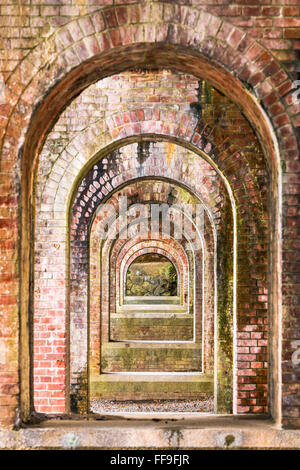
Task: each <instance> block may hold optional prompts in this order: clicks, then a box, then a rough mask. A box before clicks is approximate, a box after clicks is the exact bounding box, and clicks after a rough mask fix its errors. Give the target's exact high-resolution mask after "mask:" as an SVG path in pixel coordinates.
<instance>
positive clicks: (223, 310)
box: [217, 201, 233, 413]
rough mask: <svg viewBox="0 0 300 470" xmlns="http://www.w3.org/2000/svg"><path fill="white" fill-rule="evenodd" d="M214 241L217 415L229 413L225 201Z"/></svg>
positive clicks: (229, 230)
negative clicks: (220, 224) (215, 267)
mask: <svg viewBox="0 0 300 470" xmlns="http://www.w3.org/2000/svg"><path fill="white" fill-rule="evenodd" d="M223 221H224V222H223V224H222V230H221V234H220V237H219V239H218V246H217V255H218V267H217V269H218V278H217V279H218V388H217V403H218V413H232V387H233V377H232V361H233V217H232V208H231V205H230V203H229V201H227V204H226V205H225V207H224V208H223Z"/></svg>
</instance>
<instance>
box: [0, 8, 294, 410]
mask: <svg viewBox="0 0 300 470" xmlns="http://www.w3.org/2000/svg"><path fill="white" fill-rule="evenodd" d="M128 8H132V6H128ZM155 8H157V9H158V10H157V15H155V17H156V16H157V17H158V18H162V19H163V20H164V21H161V22H159V21H158V22H157V23H158V24H155V25H154V26H153V27H152V25H149V27H146V26H145V25H143V27H142V26H141V25H137V26H134V27H133V28H130V29H129V28H126V27H125V26H121V28H123V31H124V32H125V33H126V29H127V33H128V32H129V33H130V34H129V35H125V36H123V37H122V36H121V39H120V38H119V36H118V32H117V31H118V29H117V28H115V27H112V29H110V28H108V29H107V31H104V32H103V33H99V34H97V33H96V36H97V44H96V43H95V42H93V38H92V37H91V38H90V39H87V38H85V40H83V41H82V42H80V40H78V42H77V41H75V42H74V40H73V38H72V36H71V39H70V37H69V36H68V34H67V27H66V28H62V29H61V30H60V32H61V31H63V32H65V33H66V41H64V42H66V43H67V39H68V38H69V40H70V41H71V42H70V43H69V44H71V45H70V47H69V50H68V54H69V55H68V58H67V59H66V60H67V64H69V66H68V68H66V67H65V63H60V65H57V62H55V59H54V55H53V67H51V66H50V67H49V70H48V71H46V68H44V67H41V73H40V75H43V77H42V76H40V77H38V75H36V77H32V76H30V81H31V86H32V89H30V88H29V87H28V88H27V89H26V92H24V90H25V86H22V80H20V81H19V80H18V74H19V72H20V70H21V69H18V70H16V72H15V74H14V75H12V77H11V78H10V80H9V81H8V87H7V90H8V99H9V100H10V101H11V103H12V108H14V109H12V110H11V115H10V117H11V119H10V121H9V123H8V125H7V128H6V134H7V138H6V141H5V146H4V147H3V149H5V151H4V154H5V155H8V154H9V156H10V159H11V161H12V162H14V163H13V168H12V173H13V174H14V175H15V173H14V172H15V168H16V167H15V165H16V163H17V161H18V156H17V152H16V151H14V150H13V148H15V149H19V142H18V140H19V139H20V138H21V139H20V142H21V141H22V136H23V137H24V136H25V134H26V142H25V146H24V154H23V155H24V158H23V165H24V166H23V168H22V179H23V183H22V184H23V196H24V197H23V202H24V205H23V208H24V212H23V219H22V228H23V230H24V232H23V237H22V247H23V248H22V249H23V251H22V265H21V272H22V273H23V278H22V279H23V281H24V282H22V295H21V298H22V306H21V308H22V318H23V320H22V325H23V326H22V328H25V331H27V328H26V326H25V325H26V323H27V313H28V285H29V260H28V256H27V254H26V250H27V246H29V236H28V234H29V233H30V228H29V225H28V221H29V198H30V195H31V188H30V180H31V178H32V177H33V176H32V174H33V172H32V165H33V162H35V161H36V155H37V153H38V151H39V149H40V147H41V145H42V143H43V140H44V136H45V134H46V132H47V129H48V128H49V126H51V124H52V123H53V122H54V120H55V118H56V116H57V115H58V114H59V112H60V109H61V106H63V105H64V104H65V103H66V102H68V101H69V100H70V99H72V97H73V96H74V95H75V93H76V92H78V91H79V89H80V87H81V86H83V85H81V84H82V83H83V82H81V84H79V82H77V83H76V79H77V78H78V77H79V76H80V75H82V74H84V73H89V72H91V74H92V73H93V72H94V66H95V64H96V62H97V61H95V62H93V63H89V59H90V58H92V57H94V56H95V55H98V54H99V57H100V54H101V52H103V51H105V50H106V51H107V53H105V52H103V54H102V59H103V61H102V65H103V69H102V70H103V73H107V74H109V73H111V70H112V66H111V63H110V64H108V61H109V60H110V59H112V61H114V60H115V59H118V60H116V61H115V64H116V67H117V68H118V67H119V70H122V67H124V68H125V67H127V68H128V66H134V65H139V66H144V65H145V63H144V62H143V60H142V58H141V55H144V52H145V51H149V50H151V52H156V51H158V52H157V53H158V55H159V60H158V59H157V60H156V65H157V64H158V65H159V66H165V65H166V64H169V65H171V66H173V67H175V66H177V67H178V68H180V67H182V64H183V62H185V63H186V64H187V65H186V66H188V67H189V69H190V71H191V72H192V71H193V73H194V74H195V75H201V73H200V69H201V70H202V73H203V71H204V73H205V74H206V75H207V79H209V81H211V83H213V84H214V85H215V86H216V87H217V88H219V89H221V90H224V92H225V93H226V94H228V95H230V96H231V97H232V99H233V100H234V101H235V102H238V103H239V104H240V105H241V106H242V107H243V108H244V109H245V110H246V114H247V116H248V118H249V120H250V121H251V122H252V123H253V124H254V126H255V127H256V130H257V132H258V134H259V135H260V137H261V141H262V143H263V148H264V150H265V154H266V157H267V159H268V160H269V162H272V163H270V166H273V176H274V178H273V180H272V187H273V190H276V188H277V187H278V180H279V182H280V168H279V165H278V163H279V158H278V152H277V143H276V139H275V138H274V134H273V132H272V129H271V127H270V126H269V123H268V120H267V119H266V117H265V115H264V112H263V111H262V108H261V107H260V106H259V104H258V103H257V102H256V100H255V99H253V98H252V97H251V95H250V93H248V92H247V91H246V90H245V89H244V88H243V86H242V85H241V83H240V82H239V81H238V80H236V79H235V78H234V77H233V75H231V74H230V73H227V72H226V71H225V70H224V69H227V70H228V69H229V70H230V68H231V67H232V69H233V70H234V71H235V73H236V74H237V76H238V77H240V79H243V77H244V79H245V80H247V81H248V82H249V83H250V84H251V82H252V83H255V79H256V80H257V79H258V76H260V77H262V78H261V80H262V81H261V83H259V84H258V85H257V86H256V88H257V90H260V93H262V97H266V98H267V97H268V96H271V95H272V94H275V97H278V98H279V93H280V91H279V90H280V86H281V85H284V84H287V87H289V83H288V79H287V76H286V74H285V72H283V71H282V70H280V68H279V66H278V64H277V63H276V61H274V60H273V57H272V56H271V55H270V54H269V53H268V52H266V51H265V50H264V49H263V48H262V47H261V46H260V45H259V44H258V43H257V42H255V41H253V40H252V39H248V38H247V37H246V35H245V36H244V35H243V32H241V31H240V30H238V29H237V28H234V27H232V26H231V25H229V26H228V24H227V23H224V22H222V21H221V20H218V19H216V18H215V17H213V16H211V15H209V14H207V13H204V12H202V11H201V14H200V17H199V18H197V20H195V22H196V23H197V24H196V25H195V34H194V35H193V33H192V31H193V29H192V28H189V27H188V26H187V25H188V24H189V23H190V22H191V21H192V20H191V19H190V18H191V17H190V15H188V14H186V15H185V16H184V20H183V21H182V24H183V25H184V26H182V25H180V24H177V25H174V24H173V23H172V22H171V21H170V19H168V17H167V16H165V15H166V13H165V12H166V9H165V7H163V6H162V4H156V5H155ZM194 10H195V9H192V10H189V9H188V10H186V11H187V12H189V11H192V12H193V11H194ZM197 11H198V10H197V9H196V13H195V15H196V16H197ZM160 12H161V13H160ZM94 16H95V14H93V15H92V17H94ZM194 18H195V16H194ZM152 20H153V16H152V18H151V23H152V24H153V21H152ZM118 22H119V26H120V23H121V24H122V21H121V20H118ZM125 22H126V21H125ZM72 24H77V20H75V23H72ZM201 24H203V25H204V26H206V25H208V26H209V28H208V29H209V30H210V31H211V34H213V33H214V32H215V37H214V36H211V37H206V36H205V37H202V36H201V35H199V34H197V29H198V28H199V27H200V25H201ZM159 25H162V26H161V28H160V27H159ZM144 26H145V28H144ZM226 26H227V27H226ZM93 28H94V29H95V26H93ZM83 29H87V30H88V27H86V26H85V27H83ZM100 29H101V27H100ZM204 30H205V31H206V28H204ZM81 31H82V30H81ZM131 34H132V35H133V37H135V41H136V42H138V41H140V42H145V43H150V44H151V46H148V47H147V46H139V45H136V46H128V47H127V46H123V49H122V47H121V45H120V46H119V44H121V41H123V42H127V41H128V42H130V35H131ZM92 35H93V34H91V36H92ZM139 35H141V36H139ZM86 36H87V37H88V36H89V34H87V35H86ZM98 36H99V38H98ZM175 36H177V37H178V40H177V39H176V37H175ZM224 37H225V39H224ZM100 38H101V39H100ZM127 38H128V39H127ZM54 39H55V40H56V35H55V38H54ZM119 39H120V41H119ZM106 40H108V41H106ZM155 40H156V41H158V42H159V43H161V42H166V43H167V44H168V43H171V44H170V45H168V47H165V46H162V45H161V44H159V45H158V46H157V49H156V47H155V46H154V45H153V43H155ZM110 41H111V42H110ZM219 42H220V44H219ZM99 43H100V44H99ZM173 43H175V45H174V44H173ZM176 43H177V44H176ZM178 43H179V44H178ZM48 44H51V38H49V42H48ZM53 44H55V41H53ZM75 44H76V47H75ZM85 44H87V45H88V47H91V48H92V49H93V47H94V46H95V49H94V50H92V51H88V49H87V47H86V45H85ZM111 44H112V45H113V46H115V49H112V50H111V51H110V53H109V52H108V51H109V49H110V47H111ZM212 45H215V46H218V47H212ZM73 46H74V48H73ZM222 46H224V47H222ZM143 47H145V49H144V50H143ZM72 48H73V49H75V50H77V51H78V54H79V56H80V58H79V57H78V56H77V55H76V54H75V55H72ZM121 49H122V52H125V53H127V54H131V53H132V57H133V61H132V63H128V62H127V63H126V65H124V64H121V62H122V61H123V57H122V54H121ZM155 49H156V51H155ZM39 50H41V51H42V49H38V48H37V49H36V50H35V51H34V53H33V54H30V55H29V56H28V57H27V58H26V59H25V60H24V61H23V63H22V67H23V70H26V66H27V67H29V69H31V68H32V64H33V63H34V65H36V64H39V62H40V59H41V58H42V57H43V54H42V53H39ZM166 50H168V54H165V52H166ZM197 50H199V51H200V53H201V54H202V55H201V56H200V55H199V56H198V54H197V52H196V51H197ZM141 51H142V54H140V53H141ZM170 52H174V59H173V58H170ZM114 53H115V56H114ZM34 54H35V55H34ZM164 54H165V55H164ZM205 55H206V57H209V60H206V59H205ZM108 57H109V59H108ZM195 57H196V58H197V61H195V60H194V58H195ZM184 58H186V59H187V60H186V61H185V60H183V59H184ZM29 59H30V60H29ZM189 59H191V60H189ZM26 60H28V62H27V65H26V62H25V61H26ZM61 60H63V59H61ZM146 60H147V62H149V64H151V63H152V64H153V57H152V58H151V56H149V55H148V56H146ZM211 60H216V61H218V62H219V63H221V64H222V65H223V68H222V66H219V65H218V64H216V63H214V64H213V65H212V62H211ZM266 60H267V61H271V65H272V67H270V68H271V70H267V67H268V66H265V63H266ZM85 61H86V68H85V67H82V68H81V67H80V66H79V64H83V63H84V62H85ZM97 65H98V64H97ZM43 66H44V64H43ZM72 67H74V68H73V70H72V71H71V72H70V73H69V74H68V77H65V73H66V72H65V71H66V70H68V71H70V70H71V69H72ZM76 67H77V68H76ZM84 68H85V70H83V69H84ZM124 68H123V69H124ZM274 70H275V71H274ZM216 71H217V72H219V74H218V73H216ZM64 77H65V78H64ZM97 78H98V76H97ZM267 78H270V79H273V80H271V82H272V84H270V82H269V81H268V80H267ZM59 80H61V81H60V84H59V87H57V88H56V87H55V84H58V82H59ZM67 81H68V83H69V84H70V87H66V86H65V85H66V83H67ZM38 82H40V84H41V86H42V88H43V90H41V89H40V88H38V89H39V96H38V97H36V95H35V94H34V88H35V87H37V86H38ZM46 83H47V86H45V84H46ZM86 83H87V82H86ZM13 85H14V86H16V87H17V88H18V90H19V95H15V91H14V90H13ZM48 85H49V88H47V87H48ZM232 85H236V87H234V86H232ZM51 87H52V89H51V91H50V92H49V93H48V90H50V88H51ZM227 87H228V89H227ZM231 88H232V90H233V89H234V92H233V91H231V90H230V89H231ZM66 89H68V90H69V94H68V95H64V92H63V90H66ZM23 92H24V93H23ZM47 93H48V95H47V98H45V100H43V98H44V97H45V95H46V94H47ZM21 94H23V98H22V99H18V96H21ZM234 95H235V96H234ZM54 96H56V98H57V100H55V99H54ZM50 100H51V101H52V102H53V107H51V108H49V109H50V111H49V113H48V116H47V121H48V122H47V123H46V122H45V119H42V116H43V114H47V113H45V110H46V109H47V107H48V105H49V103H50ZM271 101H272V100H271ZM279 101H280V104H279V106H276V107H274V108H273V105H272V104H269V105H268V109H269V114H270V116H272V121H273V123H274V128H276V129H278V128H280V127H281V126H282V125H283V122H284V124H289V123H290V117H289V115H288V113H287V112H286V104H285V102H284V100H282V99H281V98H280V99H279ZM39 102H42V104H41V105H40V107H39V109H38V111H37V112H36V115H35V117H33V118H32V120H31V123H30V126H29V124H28V123H29V121H30V119H31V117H32V115H33V114H32V107H31V103H34V104H35V105H37V104H38V103H39ZM21 120H22V121H23V122H24V123H26V125H25V126H24V127H23V128H22V127H21V126H19V122H20V121H21ZM38 122H39V123H40V125H39V126H37V123H38ZM255 123H256V124H257V125H255ZM28 126H29V127H28ZM27 130H28V132H27ZM279 137H280V136H279ZM280 141H281V144H282V148H283V149H286V154H287V159H288V158H291V157H290V155H292V152H294V154H295V149H296V140H295V135H294V131H293V128H292V127H291V134H290V135H289V137H288V138H287V139H284V138H281V137H280ZM28 183H29V185H28ZM274 192H275V191H273V193H274ZM273 203H274V213H275V215H274V214H273V215H272V216H273V219H274V220H275V227H276V229H275V230H277V232H278V231H279V207H280V206H279V202H278V201H277V199H275V196H274V199H273ZM272 256H273V257H274V259H273V261H272V262H273V265H274V263H275V264H277V266H278V269H279V273H278V275H280V266H281V265H280V258H279V251H278V247H277V246H275V249H274V250H273V251H272ZM275 271H276V270H273V271H272V272H275ZM275 276H276V279H274V280H273V282H274V285H277V288H276V289H277V290H278V282H279V280H278V279H277V273H276V274H275ZM274 305H275V303H274ZM278 308H279V307H278ZM275 310H276V307H275ZM275 317H277V311H275V313H274V318H275ZM279 318H280V317H279ZM274 328H275V329H276V325H275V326H274ZM275 338H277V335H275ZM26 339H27V340H28V331H27V333H26V334H25V340H24V342H25V343H26V344H27V341H26ZM278 350H280V349H278ZM22 351H23V354H21V357H22V358H23V359H22V361H23V366H22V367H21V369H22V370H23V369H24V370H27V369H28V361H29V353H28V346H26V345H25V346H22ZM275 362H276V360H275ZM278 370H279V369H278V367H275V371H278ZM276 374H277V372H275V375H276ZM22 378H23V376H22ZM277 378H278V377H277ZM28 380H29V377H25V378H24V381H25V382H26V383H27V385H28ZM28 389H29V388H28V387H26V386H25V388H23V390H26V391H25V392H24V393H23V392H22V404H23V405H22V410H25V416H28V413H29V393H28ZM23 396H24V399H23ZM26 413H27V414H26Z"/></svg>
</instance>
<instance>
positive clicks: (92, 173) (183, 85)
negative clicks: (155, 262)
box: [0, 0, 300, 427]
mask: <svg viewBox="0 0 300 470" xmlns="http://www.w3.org/2000/svg"><path fill="white" fill-rule="evenodd" d="M299 54H300V5H299V2H298V0H273V1H271V0H262V1H259V0H251V1H249V0H247V1H244V0H236V1H234V2H229V1H227V0H221V1H219V0H218V2H216V1H214V0H173V1H169V2H168V1H154V0H153V1H151V0H145V1H142V0H140V1H136V2H135V1H129V0H128V1H125V0H124V1H123V0H115V1H113V0H86V1H75V0H73V1H71V0H69V1H68V0H44V1H42V0H34V1H33V0H22V1H21V2H15V1H14V0H2V2H1V5H0V80H1V82H0V86H1V89H0V92H1V93H0V137H1V173H0V250H1V271H0V278H1V281H2V282H1V294H0V423H1V425H3V426H13V424H14V422H15V419H16V416H17V414H18V412H17V411H16V409H17V408H18V409H19V412H20V415H21V418H22V419H23V420H24V421H28V420H29V419H30V415H31V413H32V411H33V409H34V407H35V409H36V410H37V411H43V412H46V413H48V412H49V413H61V412H65V411H67V412H68V411H69V409H70V393H71V388H72V387H71V386H72V380H73V379H72V374H73V372H74V376H76V377H77V378H76V380H75V382H74V383H75V387H76V386H78V387H79V389H80V387H82V389H80V390H81V391H80V390H79V398H82V397H83V398H82V400H83V401H84V397H85V396H86V389H87V386H88V376H87V365H88V364H89V365H91V370H92V371H93V372H95V373H96V371H98V372H99V364H100V363H101V358H100V357H99V355H100V351H101V347H102V345H101V338H102V337H101V331H100V330H101V328H102V325H101V328H100V321H99V314H100V311H101V305H102V307H103V298H104V300H105V302H104V303H105V308H106V309H107V322H109V321H110V319H109V314H110V313H113V312H112V309H111V306H112V305H114V304H115V300H116V298H118V293H117V286H116V282H117V281H116V279H118V278H117V277H113V278H111V279H110V280H109V277H108V278H107V279H106V282H107V285H108V284H110V289H107V291H106V290H104V291H102V292H101V296H102V297H101V299H100V297H99V296H100V292H99V266H98V264H97V263H99V262H100V259H101V258H100V254H101V250H102V252H103V253H105V249H102V248H101V247H100V246H99V245H97V243H96V239H95V237H96V235H95V234H96V232H95V230H96V227H97V224H98V223H99V220H100V219H99V214H98V213H97V208H98V202H99V201H100V200H102V199H103V200H104V199H105V200H112V201H115V203H117V196H116V195H117V191H124V194H125V193H126V191H128V194H129V195H130V197H131V198H133V199H132V201H133V202H134V197H137V198H140V200H141V201H142V202H143V203H145V204H146V203H148V202H149V201H150V200H151V198H150V199H147V198H146V197H144V194H143V190H141V189H139V188H138V184H139V183H138V181H139V178H142V177H145V176H147V180H148V183H147V184H148V186H149V185H150V186H151V185H152V187H154V186H155V184H157V185H158V187H159V189H160V190H159V191H157V194H159V196H157V200H159V201H163V200H165V199H166V197H165V196H166V194H168V193H169V192H170V188H171V187H172V185H175V186H176V188H177V191H178V196H177V197H178V200H180V197H179V194H181V196H182V197H183V196H186V194H188V195H189V196H186V197H197V198H200V199H201V200H202V201H204V202H205V203H206V205H207V207H208V208H209V210H210V212H211V213H212V214H213V215H214V218H213V220H214V223H211V221H207V224H206V231H205V237H204V250H203V259H204V265H205V270H204V286H206V287H205V289H206V290H211V291H213V288H212V286H213V285H214V283H215V282H216V289H217V290H216V292H217V294H218V295H217V306H216V305H214V296H213V295H211V296H206V300H205V302H206V304H205V305H206V310H207V312H206V313H207V317H206V322H205V328H204V330H203V331H202V330H201V333H202V336H203V341H205V344H206V346H205V348H204V351H205V353H204V367H205V370H206V371H210V372H212V371H213V370H215V373H216V374H217V376H218V377H217V379H218V380H217V382H218V384H219V386H218V391H217V392H216V393H217V394H218V400H219V403H220V407H219V409H218V411H226V412H231V411H232V408H233V410H234V411H235V412H238V413H266V412H268V413H270V414H271V415H272V416H273V417H274V419H275V420H277V422H279V423H280V424H283V425H284V426H290V427H300V364H299V361H297V352H296V351H297V347H298V346H297V341H300V308H299V305H300V297H299V276H300V260H299V256H300V255H299V253H300V246H299V193H300V185H299V170H300V163H299V126H300V104H299V103H297V102H296V100H295V93H294V92H295V86H296V85H293V82H295V81H296V80H299V79H300V77H299V72H300V66H299V60H300V58H299ZM3 81H4V82H5V86H2V82H3ZM145 149H146V152H148V154H147V157H149V160H147V162H146V163H145V165H142V166H143V170H144V171H145V174H141V173H138V172H137V168H140V166H137V164H136V162H137V161H138V162H139V164H140V163H141V161H139V160H138V159H139V158H141V156H142V157H143V155H144V153H145ZM149 149H150V150H149ZM143 152H144V153H143ZM142 160H143V158H142ZM172 165H173V166H172ZM133 180H136V181H133ZM95 182H96V183H97V184H94V183H95ZM129 183H130V184H131V185H132V186H131V187H130V184H129ZM140 184H142V185H145V187H146V183H145V182H143V180H141V182H140ZM97 185H98V186H97ZM159 185H161V186H159ZM126 188H127V189H126ZM178 188H181V189H180V190H179V189H178ZM182 188H183V189H182ZM181 190H182V192H181V193H180V191H181ZM149 192H150V190H149ZM100 193H101V194H102V196H101V197H99V198H98V200H97V199H96V200H95V198H97V197H98V196H99V194H100ZM172 194H173V193H172ZM151 197H152V198H155V197H156V196H155V191H154V190H153V193H151ZM160 198H161V199H160ZM97 201H98V202H97ZM79 207H81V210H79ZM85 214H87V216H86V217H85ZM100 218H101V217H100ZM235 228H236V230H235ZM214 230H215V233H214ZM93 231H94V232H93ZM90 236H94V239H92V238H91V239H89V237H90ZM214 236H215V237H216V238H214ZM158 239H159V236H158V235H157V240H158ZM91 240H94V241H95V246H94V245H91V246H92V247H93V248H92V250H93V249H94V252H93V251H91V252H90V253H89V252H88V248H89V247H90V246H89V241H91ZM122 241H123V242H126V240H122ZM215 241H216V245H214V242H215ZM127 242H128V240H127ZM136 242H137V243H143V242H145V241H144V240H136ZM157 243H158V241H157ZM158 244H159V243H158ZM171 245H172V243H171V244H170V247H169V249H170V250H171V251H172V250H173V249H174V250H175V245H174V246H172V247H171ZM122 246H123V245H122V244H121V243H120V240H119V239H118V240H116V242H115V244H113V245H112V247H109V249H108V248H106V249H107V250H108V252H107V253H112V252H113V253H115V254H117V253H122V256H123V254H124V256H126V254H125V251H126V249H127V248H128V245H124V247H125V248H124V249H123V252H124V253H123V252H122ZM126 246H127V248H126ZM183 246H184V243H183ZM110 249H111V250H112V251H111V252H109V250H110ZM160 249H163V248H162V246H160ZM164 249H166V246H164ZM97 250H98V251H97ZM113 250H115V251H113ZM177 253H178V250H177ZM91 254H92V257H91ZM173 255H174V252H173V254H172V256H173ZM182 256H183V255H182ZM235 256H236V258H235ZM214 257H216V271H214V266H213V265H214V259H215V258H214ZM105 259H107V258H105ZM112 259H113V258H111V259H110V264H109V266H113V267H114V269H115V270H116V271H117V270H118V268H119V267H120V266H121V262H122V261H121V259H120V260H119V261H117V258H116V260H115V259H113V261H111V260H112ZM122 259H123V258H122ZM182 259H183V258H182ZM187 259H188V264H189V265H190V264H191V261H190V258H188V257H187ZM115 261H116V263H115V264H114V262H115ZM89 262H90V263H89ZM117 262H119V263H120V266H117ZM199 262H200V261H199ZM182 263H183V262H182ZM205 263H206V264H205ZM93 269H95V277H93V272H94V271H93ZM91 273H92V274H91ZM215 273H216V278H215V277H214V276H215ZM97 276H98V277H97ZM194 276H195V279H197V272H195V273H194ZM191 279H194V278H193V277H191ZM110 281H111V282H110ZM194 288H195V289H196V290H197V288H196V287H194ZM235 288H236V289H235ZM88 289H92V290H93V289H94V292H95V295H94V296H93V297H90V298H89V296H88ZM97 289H98V292H97ZM205 289H204V291H205ZM76 293H77V294H78V297H76V295H77V294H76ZM79 294H80V295H79ZM204 298H205V296H204ZM201 301H202V299H201V296H198V297H197V296H196V303H197V302H199V305H200V302H201ZM199 305H198V306H199ZM214 309H215V312H216V315H217V317H216V318H217V322H216V325H217V329H218V332H219V333H220V332H222V334H221V335H219V341H218V343H217V344H216V343H214V333H215V331H214ZM235 320H236V321H235ZM88 324H89V327H90V336H89V337H88V335H87V331H88V328H87V326H88ZM199 331H200V330H199ZM32 341H33V344H32ZM76 341H78V344H77V346H78V345H79V344H80V345H82V350H81V352H82V356H81V357H80V360H81V362H80V361H79V359H78V358H77V356H76V354H77V353H78V351H76V348H75V347H74V345H75V343H76ZM88 344H90V345H92V347H91V348H90V354H89V357H88ZM216 347H217V350H218V356H217V357H218V359H217V364H214V361H213V357H214V348H216ZM295 354H296V360H295ZM77 355H78V354H77ZM77 359H78V360H77ZM115 365H116V364H115ZM73 366H74V367H75V369H74V370H73V369H72V367H73ZM214 367H215V369H214ZM80 368H81V369H80ZM79 370H80V371H81V372H82V371H83V374H82V375H81V376H80V377H79V375H80V374H77V373H78V371H79ZM81 372H80V373H81ZM76 374H77V375H76ZM74 376H73V377H74ZM32 377H33V380H32ZM77 379H78V380H77ZM80 380H81V381H82V382H80ZM33 381H34V384H33ZM82 390H83V392H82ZM81 392H82V395H80V393H81ZM79 398H78V400H79ZM82 400H81V403H82ZM79 401H80V400H79ZM71 404H72V403H71ZM80 406H81V405H80ZM80 406H79V408H80ZM84 406H85V405H84Z"/></svg>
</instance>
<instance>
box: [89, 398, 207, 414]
mask: <svg viewBox="0 0 300 470" xmlns="http://www.w3.org/2000/svg"><path fill="white" fill-rule="evenodd" d="M91 411H92V412H93V413H120V412H122V413H123V412H124V413H131V412H133V413H137V412H140V413H145V412H150V413H153V412H163V413H166V412H170V413H191V412H192V413H193V412H194V413H196V412H197V413H199V412H200V413H213V411H214V399H213V397H210V396H206V397H203V398H202V399H198V400H137V401H115V400H92V401H91Z"/></svg>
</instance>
